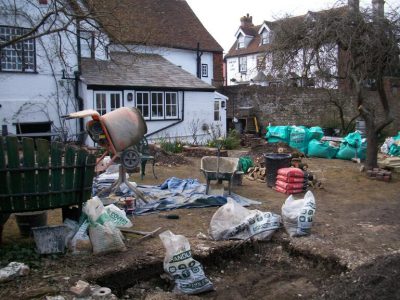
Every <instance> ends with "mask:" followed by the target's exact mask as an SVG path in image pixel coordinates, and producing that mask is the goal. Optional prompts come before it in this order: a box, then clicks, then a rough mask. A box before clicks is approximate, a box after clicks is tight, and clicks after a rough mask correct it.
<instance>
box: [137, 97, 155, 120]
mask: <svg viewBox="0 0 400 300" xmlns="http://www.w3.org/2000/svg"><path fill="white" fill-rule="evenodd" d="M139 94H141V95H147V116H146V115H144V113H143V111H142V109H141V108H140V107H145V106H146V104H143V103H142V104H140V107H139V104H138V103H139V98H140V97H139ZM141 101H142V102H143V98H142V99H141ZM150 103H151V98H150V92H148V91H136V92H135V107H136V108H137V109H139V110H140V113H141V114H142V116H143V118H144V119H145V120H151V110H150V109H151V108H150Z"/></svg>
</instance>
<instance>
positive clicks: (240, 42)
mask: <svg viewBox="0 0 400 300" xmlns="http://www.w3.org/2000/svg"><path fill="white" fill-rule="evenodd" d="M237 48H238V49H243V48H245V45H244V36H243V35H242V34H240V35H239V37H238V42H237Z"/></svg>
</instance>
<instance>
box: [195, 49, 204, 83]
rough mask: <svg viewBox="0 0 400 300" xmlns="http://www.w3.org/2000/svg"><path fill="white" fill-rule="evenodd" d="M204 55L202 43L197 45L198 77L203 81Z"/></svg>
mask: <svg viewBox="0 0 400 300" xmlns="http://www.w3.org/2000/svg"><path fill="white" fill-rule="evenodd" d="M202 55H203V51H200V43H197V51H196V57H197V58H196V65H197V77H198V78H200V79H201V56H202Z"/></svg>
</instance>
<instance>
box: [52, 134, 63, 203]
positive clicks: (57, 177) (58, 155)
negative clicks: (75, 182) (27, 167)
mask: <svg viewBox="0 0 400 300" xmlns="http://www.w3.org/2000/svg"><path fill="white" fill-rule="evenodd" d="M62 148H63V145H62V144H61V143H59V142H53V143H51V161H50V164H51V167H52V169H51V171H50V175H51V180H50V181H51V189H50V190H51V191H52V192H60V191H61V189H62V178H61V174H62V170H61V161H62ZM50 206H51V207H60V206H61V193H54V194H51V196H50Z"/></svg>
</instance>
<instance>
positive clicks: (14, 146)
mask: <svg viewBox="0 0 400 300" xmlns="http://www.w3.org/2000/svg"><path fill="white" fill-rule="evenodd" d="M6 144H7V158H8V167H9V168H12V169H17V168H19V167H20V165H19V152H18V139H17V138H16V137H7V138H6ZM9 185H10V191H11V193H13V194H19V193H21V192H22V179H21V172H20V171H10V177H9ZM11 207H12V209H13V210H23V207H24V205H23V198H22V197H12V201H11Z"/></svg>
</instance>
